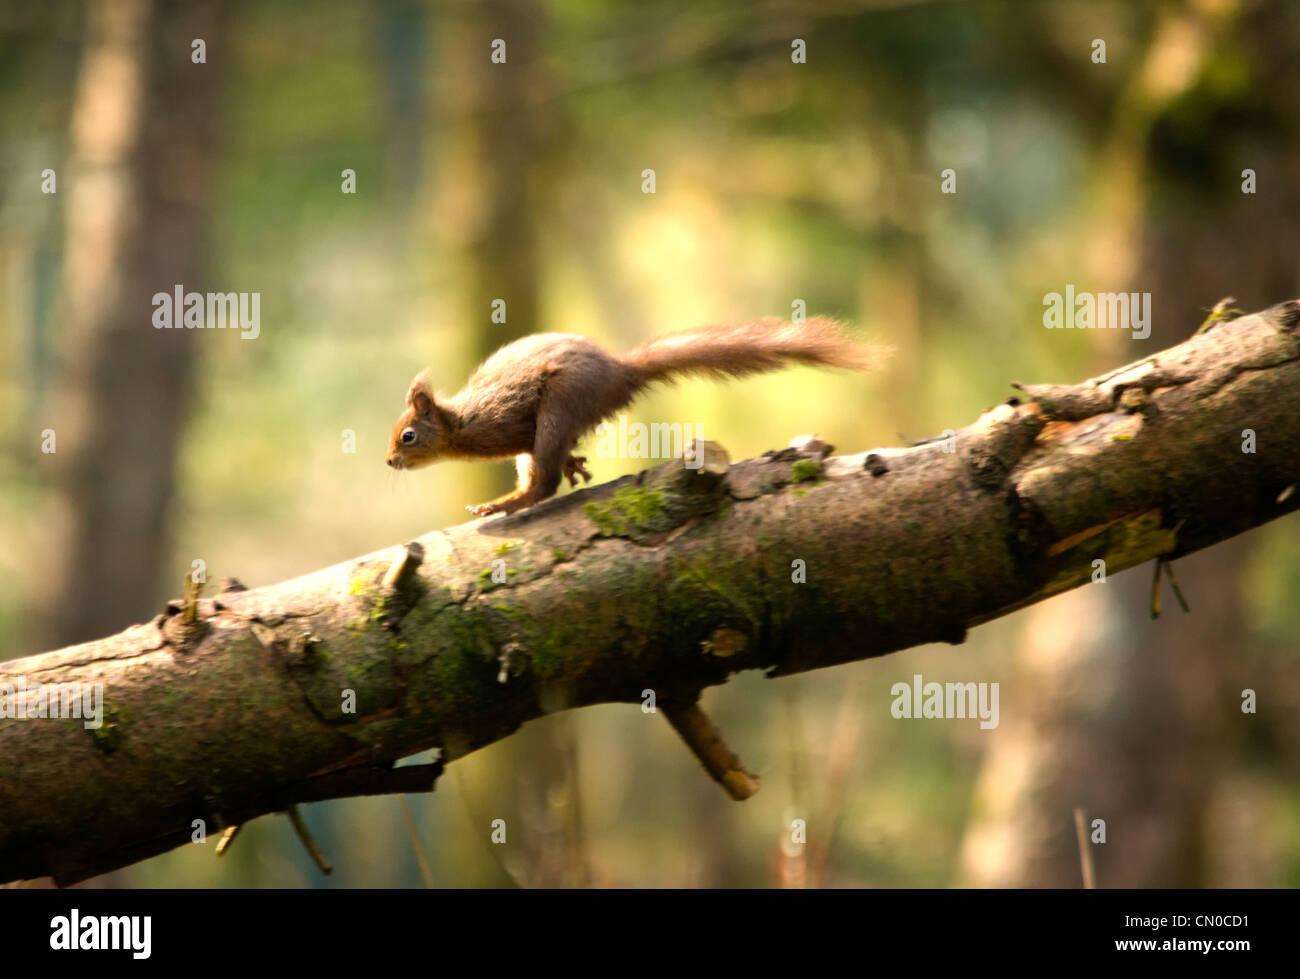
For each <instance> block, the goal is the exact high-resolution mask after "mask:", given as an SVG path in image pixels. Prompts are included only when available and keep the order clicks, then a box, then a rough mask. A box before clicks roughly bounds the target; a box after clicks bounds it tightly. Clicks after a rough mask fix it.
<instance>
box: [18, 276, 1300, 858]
mask: <svg viewBox="0 0 1300 979" xmlns="http://www.w3.org/2000/svg"><path fill="white" fill-rule="evenodd" d="M1298 324H1300V302H1288V303H1284V304H1282V305H1279V306H1276V307H1273V308H1272V309H1270V310H1267V311H1265V312H1263V313H1258V314H1254V315H1250V316H1244V317H1240V318H1238V319H1234V320H1231V321H1219V322H1211V323H1208V324H1207V325H1206V327H1205V328H1203V329H1202V330H1201V331H1199V332H1198V333H1197V334H1196V335H1194V336H1193V337H1191V338H1190V339H1189V340H1187V341H1186V342H1184V343H1182V344H1180V345H1178V346H1176V347H1172V348H1170V349H1168V350H1165V351H1161V352H1159V353H1155V354H1152V355H1150V356H1148V357H1146V358H1144V359H1142V360H1140V361H1137V362H1135V363H1133V364H1130V365H1128V366H1126V367H1122V368H1119V369H1117V370H1114V371H1111V372H1110V373H1108V374H1105V375H1103V376H1101V377H1098V378H1094V379H1092V380H1090V381H1087V382H1084V383H1083V384H1079V385H1075V386H1066V385H1060V386H1056V385H1042V386H1027V387H1023V388H1022V390H1023V391H1024V392H1025V394H1026V395H1028V398H1027V399H1025V400H1024V401H1020V400H1017V399H1012V400H1011V401H1009V402H1008V403H1006V404H1003V405H1000V406H998V407H996V408H994V409H992V410H990V411H988V412H986V413H985V414H984V415H983V416H982V417H981V418H980V419H978V420H977V421H976V422H975V423H973V424H972V425H970V426H968V427H966V428H964V429H962V430H961V431H959V432H957V434H956V436H955V438H952V439H949V440H947V441H943V442H938V443H934V444H931V445H925V446H920V447H915V448H911V449H896V450H895V449H891V450H878V451H876V452H870V453H863V454H859V455H854V456H844V457H832V456H829V454H828V453H829V447H827V446H825V445H824V444H822V443H820V442H818V441H816V440H812V439H809V440H802V441H800V442H798V443H796V445H795V446H793V447H791V448H789V449H785V450H782V451H780V452H773V453H768V454H767V455H765V456H763V457H761V458H758V459H752V460H747V461H745V462H742V463H739V464H736V465H728V464H727V461H726V459H725V456H724V455H723V454H722V453H721V450H720V449H718V448H717V447H716V446H706V447H705V450H704V452H703V457H702V459H701V463H702V464H701V466H700V467H699V468H698V469H688V468H685V467H683V466H682V464H681V462H680V461H679V462H676V463H668V464H665V465H663V466H660V467H658V468H656V469H652V470H648V471H646V472H643V473H640V474H639V475H637V476H629V477H626V478H624V479H622V480H618V481H616V482H613V483H608V484H605V485H603V486H599V487H596V488H594V489H590V490H583V491H581V492H577V493H572V494H569V495H567V496H564V497H560V498H557V499H552V500H549V501H547V502H545V503H543V504H541V505H538V506H535V507H532V508H530V509H528V510H525V511H523V512H521V513H519V514H516V515H513V516H510V517H502V518H491V519H487V520H483V521H476V522H472V523H468V524H464V525H462V526H459V527H454V528H451V529H448V530H442V531H436V532H434V533H431V534H428V535H426V536H424V537H422V538H420V539H419V540H418V541H414V542H411V543H410V544H407V545H405V546H404V547H395V548H390V549H387V550H385V551H379V552H376V553H374V554H370V555H367V556H365V557H361V558H357V559H355V560H353V561H349V562H346V563H344V564H340V565H337V566H335V567H332V568H327V569H325V570H322V571H319V572H315V573H313V574H310V575H307V576H305V577H302V578H298V579H294V580H291V581H287V582H282V583H280V584H275V585H270V586H267V587H264V588H258V589H255V590H252V591H230V592H225V593H223V594H221V595H219V596H217V597H216V598H211V599H199V600H198V601H197V603H195V604H194V606H193V608H192V612H193V621H189V619H190V616H189V615H187V614H186V612H185V611H184V608H183V605H182V604H181V603H173V604H172V605H171V606H169V608H168V610H167V611H166V612H165V613H164V614H162V615H159V616H158V617H157V618H156V619H155V620H154V621H152V622H150V623H147V624H145V625H141V626H136V627H134V628H132V629H128V630H127V631H125V632H123V633H120V634H118V635H115V636H110V637H108V638H105V639H101V640H98V641H96V642H91V643H85V644H82V645H79V646H72V647H69V648H67V649H63V650H60V651H57V652H51V653H46V654H43V655H39V656H34V657H29V658H27V659H20V660H15V661H11V662H8V663H5V664H3V665H2V666H0V684H2V683H6V682H7V683H11V684H14V683H17V682H18V681H19V679H20V678H25V681H26V682H27V683H28V684H33V683H37V682H39V683H42V684H53V683H58V682H71V681H80V682H83V683H84V682H102V683H103V684H104V691H105V694H104V702H105V722H104V725H103V726H102V727H100V728H98V729H95V730H89V729H86V728H84V727H83V725H82V722H81V721H79V720H59V721H42V720H26V719H25V720H13V719H5V720H2V721H0V786H3V789H2V790H0V791H3V793H4V798H3V799H0V880H3V879H9V878H15V877H35V876H41V875H45V874H51V875H53V876H54V877H55V878H56V880H58V881H59V882H60V883H69V882H73V881H76V880H80V879H84V878H85V877H88V876H92V875H94V874H97V873H101V872H104V871H106V870H109V869H112V868H114V867H118V866H122V865H124V864H126V863H130V862H133V861H135V860H139V859H142V858H144V857H147V856H150V855H153V854H156V853H159V852H162V851H164V850H166V849H169V848H171V847H174V846H177V845H179V844H181V843H184V842H187V841H189V840H190V838H191V833H192V832H193V828H192V825H193V820H196V819H202V820H204V821H205V822H206V825H207V829H208V832H209V833H210V834H212V833H215V828H216V827H218V826H221V825H223V824H230V823H239V822H243V821H246V820H248V819H251V818H253V817H255V816H257V815H260V814H263V813H267V812H274V811H278V810H282V809H285V808H287V807H288V806H290V805H292V804H293V803H295V802H299V801H307V800H312V799H320V798H329V797H336V796H342V795H348V794H359V793H367V792H381V791H392V790H398V789H399V788H400V790H401V791H410V790H411V789H412V787H413V785H412V782H416V783H420V785H422V786H423V787H428V786H430V785H431V784H432V780H433V777H434V776H435V775H436V774H437V768H436V766H435V767H432V768H424V769H418V770H416V771H415V772H411V771H410V770H409V769H402V770H400V772H401V773H402V774H399V775H397V776H394V775H393V774H392V773H391V771H390V769H391V766H392V764H393V763H394V762H395V761H396V760H397V759H399V758H401V757H403V756H406V755H409V754H412V753H414V752H416V751H419V750H422V749H426V748H430V747H437V748H440V749H441V750H442V760H443V761H452V760H454V759H456V758H459V757H462V756H463V755H465V754H467V753H468V752H471V751H473V750H475V749H476V748H479V747H482V746H483V745H486V744H488V743H490V742H492V741H495V740H497V739H499V738H502V737H505V736H506V735H507V734H509V733H510V732H512V731H514V730H515V729H517V728H518V727H519V726H520V725H521V724H522V723H524V722H525V721H527V720H530V719H532V718H535V717H538V716H540V715H542V714H545V713H548V712H552V711H558V710H564V709H567V708H572V707H580V706H584V705H588V704H594V703H601V702H628V703H638V704H639V703H641V702H642V700H643V697H644V691H645V690H647V689H652V690H654V691H655V694H656V700H657V702H658V704H659V705H660V706H661V707H662V706H667V707H670V708H672V709H674V710H677V711H679V713H680V712H682V711H686V710H687V709H688V708H689V706H690V705H691V704H693V703H694V701H695V699H696V697H697V695H698V693H699V691H700V690H701V689H702V688H703V687H705V686H708V685H712V684H718V683H722V682H724V681H725V680H726V679H727V677H728V676H729V675H730V674H731V673H734V672H736V671H738V670H745V669H764V670H767V671H768V672H769V674H770V675H773V676H780V675H785V674H790V673H794V672H797V671H801V670H810V669H816V668H818V667H823V666H830V665H833V664H836V663H842V662H846V661H849V660H858V659H865V658H868V657H872V656H879V655H882V654H885V653H889V652H893V651H896V650H901V649H905V648H908V647H910V646H914V645H917V644H920V643H926V642H934V641H946V642H950V643H960V642H961V641H962V640H963V638H964V637H965V635H966V631H967V629H969V628H970V627H971V626H973V625H977V624H979V623H982V622H987V621H989V620H990V619H993V618H996V617H998V616H1001V615H1005V614H1006V613H1008V612H1011V611H1013V610H1015V609H1018V608H1022V607H1024V606H1026V605H1029V604H1032V603H1034V602H1037V601H1040V600H1042V599H1043V598H1046V597H1048V596H1050V595H1054V594H1058V593H1060V592H1062V591H1065V590H1067V589H1070V588H1074V587H1077V586H1079V585H1082V584H1087V583H1089V582H1090V581H1091V580H1092V577H1093V574H1094V570H1095V566H1094V561H1096V560H1102V561H1104V562H1105V566H1106V572H1107V574H1108V575H1113V574H1115V573H1116V572H1118V571H1121V570H1123V569H1125V568H1128V567H1132V566H1134V565H1137V564H1140V563H1142V562H1145V561H1149V560H1151V559H1153V558H1158V559H1160V560H1164V561H1168V560H1173V559H1175V558H1178V557H1180V556H1182V555H1184V554H1187V553H1190V552H1193V551H1196V550H1199V549H1201V548H1203V547H1207V546H1209V545H1211V544H1214V543H1217V542H1219V541H1221V540H1224V539H1227V538H1229V537H1232V536H1234V535H1236V534H1240V533H1242V532H1244V531H1246V530H1248V529H1250V528H1252V527H1255V526H1258V525H1260V524H1262V523H1264V522H1266V521H1269V520H1272V519H1275V518H1277V517H1279V516H1282V515H1283V514H1286V513H1289V512H1291V511H1293V510H1295V509H1297V508H1298V507H1300V489H1297V486H1296V484H1297V483H1300V336H1298ZM1246 430H1250V432H1253V433H1254V435H1253V448H1254V451H1243V445H1244V443H1245V441H1246V439H1247V438H1248V436H1245V435H1243V433H1244V432H1245V431H1246ZM496 562H499V563H496ZM799 562H802V564H800V563H799ZM800 569H802V574H800ZM801 577H806V580H803V581H800V580H799V579H800V578H801ZM3 689H4V688H3V687H0V690H3ZM352 698H355V707H356V710H355V713H350V712H348V711H347V709H346V708H347V707H348V706H349V704H350V702H351V700H352ZM11 700H12V698H11ZM394 778H396V779H400V780H401V784H400V786H398V784H397V783H395V782H393V781H391V780H392V779H394ZM415 787H420V786H415Z"/></svg>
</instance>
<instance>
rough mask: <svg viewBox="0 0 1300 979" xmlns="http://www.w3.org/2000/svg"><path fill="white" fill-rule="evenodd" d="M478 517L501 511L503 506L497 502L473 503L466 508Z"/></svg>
mask: <svg viewBox="0 0 1300 979" xmlns="http://www.w3.org/2000/svg"><path fill="white" fill-rule="evenodd" d="M465 509H466V510H468V511H469V512H470V513H472V514H474V516H476V517H490V516H492V514H494V513H500V512H501V510H502V508H501V507H499V506H497V505H496V504H495V503H471V504H470V505H469V506H467V507H466V508H465Z"/></svg>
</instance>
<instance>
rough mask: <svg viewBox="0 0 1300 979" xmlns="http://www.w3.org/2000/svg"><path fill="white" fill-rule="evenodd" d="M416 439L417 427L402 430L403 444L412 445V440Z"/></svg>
mask: <svg viewBox="0 0 1300 979" xmlns="http://www.w3.org/2000/svg"><path fill="white" fill-rule="evenodd" d="M414 441H415V429H413V428H408V429H406V430H405V431H403V432H402V444H403V445H410V444H411V443H412V442H414Z"/></svg>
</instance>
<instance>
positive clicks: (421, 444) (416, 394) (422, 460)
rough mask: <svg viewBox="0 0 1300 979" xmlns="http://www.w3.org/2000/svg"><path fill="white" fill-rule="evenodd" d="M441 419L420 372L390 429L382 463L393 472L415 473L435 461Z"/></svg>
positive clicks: (441, 432)
mask: <svg viewBox="0 0 1300 979" xmlns="http://www.w3.org/2000/svg"><path fill="white" fill-rule="evenodd" d="M444 427H445V418H444V416H443V412H442V409H441V408H440V407H438V402H437V401H436V400H434V397H433V388H432V387H430V386H429V372H428V371H427V370H424V371H421V372H420V373H418V374H416V375H415V380H413V381H412V382H411V389H410V390H409V391H407V392H406V410H405V411H404V412H402V416H401V417H400V418H398V419H397V424H396V425H394V426H393V435H392V437H391V438H390V439H389V440H388V455H387V456H385V457H384V462H386V463H388V465H390V466H392V467H393V468H394V469H415V468H417V467H419V466H427V465H429V463H431V462H437V461H438V454H439V450H440V449H441V448H442V445H443V441H444Z"/></svg>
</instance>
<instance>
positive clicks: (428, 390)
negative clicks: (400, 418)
mask: <svg viewBox="0 0 1300 979" xmlns="http://www.w3.org/2000/svg"><path fill="white" fill-rule="evenodd" d="M433 403H434V402H433V387H432V386H431V385H430V384H429V369H428V368H427V367H426V368H425V369H424V370H422V371H420V373H418V374H416V375H415V380H413V381H412V382H411V389H410V390H409V391H407V392H406V407H408V408H414V409H415V413H416V414H417V415H423V416H426V417H427V416H429V415H431V414H433Z"/></svg>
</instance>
